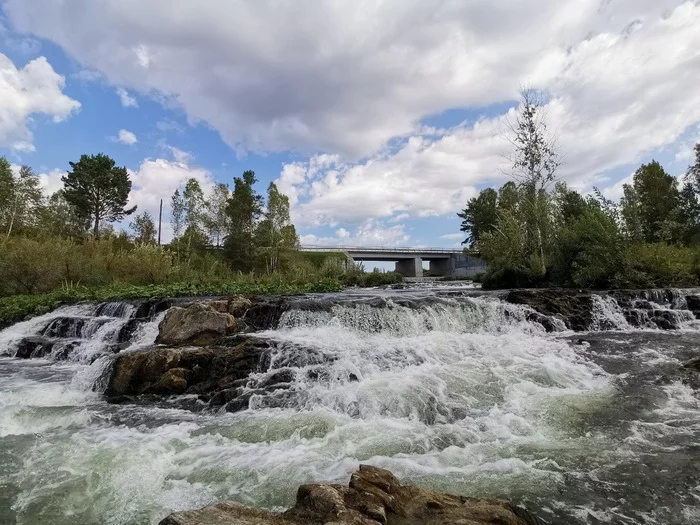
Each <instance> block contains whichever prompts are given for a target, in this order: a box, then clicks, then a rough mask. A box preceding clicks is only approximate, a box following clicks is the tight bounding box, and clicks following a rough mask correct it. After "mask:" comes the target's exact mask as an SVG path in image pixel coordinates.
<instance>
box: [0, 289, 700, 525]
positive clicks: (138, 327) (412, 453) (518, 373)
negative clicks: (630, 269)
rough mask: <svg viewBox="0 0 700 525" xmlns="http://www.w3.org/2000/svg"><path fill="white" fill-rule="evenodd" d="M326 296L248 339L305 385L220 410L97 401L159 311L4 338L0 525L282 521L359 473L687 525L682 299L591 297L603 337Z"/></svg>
mask: <svg viewBox="0 0 700 525" xmlns="http://www.w3.org/2000/svg"><path fill="white" fill-rule="evenodd" d="M646 299H647V300H649V301H657V302H661V301H662V298H656V297H648V298H646ZM309 300H310V301H312V302H313V301H315V300H316V299H314V298H311V299H309ZM318 300H319V301H321V300H323V301H332V302H333V306H332V307H331V308H326V309H310V308H298V309H295V308H292V309H290V310H288V311H286V312H285V313H284V314H283V315H282V317H281V319H280V320H279V322H278V323H277V325H276V326H275V327H273V328H271V329H269V330H265V331H262V332H259V333H258V334H256V335H257V337H260V338H263V339H265V340H267V341H268V342H269V343H270V347H271V349H272V350H271V355H270V363H271V369H272V370H278V369H282V368H291V369H293V370H295V371H296V372H297V373H296V375H295V377H296V379H295V380H294V382H293V384H292V385H291V387H290V388H289V389H285V390H276V391H274V392H272V393H269V394H267V395H253V396H252V397H251V398H250V405H249V408H248V409H247V410H244V411H242V412H237V413H234V414H230V413H226V412H212V411H209V410H205V409H201V410H199V411H198V410H188V409H185V408H183V406H184V405H183V403H181V402H179V401H181V400H177V399H173V400H168V401H163V402H159V403H152V404H147V403H138V404H123V405H115V404H108V403H107V402H106V401H105V400H104V398H103V396H102V395H101V390H102V389H103V388H104V382H105V377H106V375H107V374H108V373H109V370H110V364H111V361H112V359H113V355H114V354H113V352H114V351H115V350H120V351H122V352H130V351H136V350H139V349H143V348H147V347H149V346H150V345H152V344H153V341H154V340H155V337H156V335H157V325H158V322H159V320H160V319H161V318H162V315H163V314H162V313H156V314H155V315H152V316H151V317H150V318H149V319H148V320H145V321H143V322H139V323H137V324H134V325H132V324H129V323H132V321H133V316H134V315H135V314H134V312H135V310H136V308H137V306H138V305H134V304H130V303H109V304H106V305H78V306H71V307H64V308H60V309H58V310H57V311H55V312H53V313H51V314H47V315H45V316H41V317H36V318H34V319H31V320H29V321H26V322H23V323H18V324H17V325H14V326H11V327H9V328H7V329H6V330H4V331H0V523H3V524H5V523H8V524H11V523H18V524H22V525H29V524H35V523H52V524H93V523H94V524H98V523H100V524H115V525H116V524H133V523H143V524H147V523H158V521H159V520H160V519H162V518H163V517H165V516H166V515H167V514H169V513H171V512H173V511H175V510H184V509H190V508H196V507H201V506H204V505H207V504H210V503H213V502H216V501H220V500H224V499H234V500H237V501H240V502H243V503H246V504H250V505H256V506H264V507H267V508H273V509H280V508H284V507H287V506H290V505H291V504H292V503H293V501H294V495H295V491H296V488H297V486H298V485H299V484H301V483H304V482H309V481H338V482H344V481H345V480H346V479H347V477H348V476H349V474H350V473H351V472H352V471H354V470H355V469H356V468H357V466H358V464H359V463H370V464H373V465H377V466H380V467H384V468H387V469H389V470H391V471H392V472H394V473H395V474H396V475H397V476H398V477H400V478H401V479H403V480H406V481H410V482H412V483H415V484H418V485H422V486H425V487H429V488H434V489H437V490H441V491H445V492H451V493H457V494H467V495H476V496H491V497H503V498H507V499H510V500H512V501H514V502H516V503H520V504H523V505H525V506H526V507H528V509H530V510H531V511H532V512H533V513H535V514H537V515H538V516H539V517H541V518H542V519H543V520H545V521H546V522H547V523H552V524H562V525H564V524H585V523H610V524H640V525H641V524H660V525H676V524H677V525H685V524H687V525H690V524H697V523H699V522H700V511H698V509H699V508H700V402H699V398H698V394H697V392H696V391H694V390H692V389H691V388H690V387H689V386H687V385H686V384H684V382H683V381H681V378H680V377H679V376H678V374H677V373H676V372H677V370H678V368H679V366H680V364H681V363H682V362H684V361H685V360H687V359H689V358H690V357H693V356H696V355H698V350H697V348H698V343H699V342H700V332H699V331H697V322H695V321H694V320H693V319H694V316H693V315H692V314H690V312H687V311H685V310H683V307H684V305H683V304H680V303H679V304H675V305H671V306H673V307H674V308H677V309H679V310H678V312H680V313H677V314H675V315H678V316H680V317H679V318H680V319H682V320H683V322H684V325H683V328H682V329H681V330H678V331H673V332H671V331H661V330H658V329H655V330H652V329H650V328H645V329H633V328H631V327H630V325H629V324H628V323H627V321H626V320H625V317H624V315H622V314H621V311H620V309H619V307H617V305H616V304H615V302H614V300H612V299H610V298H608V297H605V298H598V299H597V301H598V302H597V303H596V325H595V327H594V328H598V329H599V330H597V331H591V332H586V333H576V334H574V333H573V332H568V331H566V330H564V327H563V324H562V325H561V326H558V328H559V329H560V331H558V332H554V333H545V331H544V329H543V328H542V326H541V325H540V324H538V323H535V322H531V321H528V313H529V311H528V309H527V308H526V307H523V306H516V305H511V304H506V303H504V302H502V301H501V299H500V298H499V297H498V296H496V295H489V294H470V291H469V290H467V289H464V288H460V287H459V286H452V287H450V288H449V289H447V288H443V289H441V290H437V289H432V288H426V287H420V288H419V289H408V290H400V291H387V290H363V291H360V292H354V293H353V292H345V293H343V294H339V295H337V296H323V297H321V298H319V299H318ZM64 319H71V320H72V321H71V322H69V323H67V322H65V321H62V320H64ZM126 326H129V327H130V330H128V331H124V327H126ZM57 331H58V332H57ZM59 332H60V333H59ZM125 334H126V335H125ZM29 336H32V337H34V336H41V337H44V338H49V339H48V340H49V341H50V345H49V346H46V345H45V344H44V346H41V345H39V346H37V348H40V351H39V353H40V354H42V355H43V358H37V359H17V358H14V357H11V356H13V355H14V354H15V353H16V352H17V350H18V348H19V345H20V342H21V341H22V340H23V338H26V337H29ZM42 344H43V343H42ZM68 349H69V350H70V351H68ZM36 355H39V354H36ZM58 359H61V360H58ZM263 375H264V374H261V376H263ZM193 405H194V406H196V401H195V400H190V403H189V405H188V406H190V407H191V406H193Z"/></svg>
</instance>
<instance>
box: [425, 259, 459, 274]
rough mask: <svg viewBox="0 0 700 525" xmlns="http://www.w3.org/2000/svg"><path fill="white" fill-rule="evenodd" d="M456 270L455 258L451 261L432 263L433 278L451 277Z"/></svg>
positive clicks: (438, 260)
mask: <svg viewBox="0 0 700 525" xmlns="http://www.w3.org/2000/svg"><path fill="white" fill-rule="evenodd" d="M454 270H455V260H454V257H450V258H449V259H433V260H431V261H430V270H429V271H430V276H431V277H447V276H451V275H452V274H453V273H454Z"/></svg>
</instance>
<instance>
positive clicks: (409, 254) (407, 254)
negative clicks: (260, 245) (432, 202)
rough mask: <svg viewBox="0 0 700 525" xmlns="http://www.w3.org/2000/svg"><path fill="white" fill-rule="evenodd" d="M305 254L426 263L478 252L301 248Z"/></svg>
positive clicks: (326, 247)
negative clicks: (313, 253) (341, 255)
mask: <svg viewBox="0 0 700 525" xmlns="http://www.w3.org/2000/svg"><path fill="white" fill-rule="evenodd" d="M300 250H302V251H307V252H344V253H347V254H348V255H349V256H350V257H352V258H353V259H355V260H357V261H398V260H401V259H411V258H420V259H424V260H426V261H430V260H435V259H449V258H450V257H452V256H454V255H463V254H466V255H471V256H473V257H478V255H479V254H478V252H476V251H470V250H467V251H465V250H455V249H450V248H414V247H391V248H386V247H368V246H308V245H307V246H302V247H301V248H300Z"/></svg>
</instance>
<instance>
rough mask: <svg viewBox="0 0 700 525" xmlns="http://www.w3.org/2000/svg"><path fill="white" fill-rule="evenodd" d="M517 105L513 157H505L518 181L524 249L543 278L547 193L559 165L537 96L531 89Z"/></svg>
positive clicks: (511, 128) (547, 219) (539, 99)
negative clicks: (525, 232) (525, 243)
mask: <svg viewBox="0 0 700 525" xmlns="http://www.w3.org/2000/svg"><path fill="white" fill-rule="evenodd" d="M520 95H521V102H520V107H519V111H518V116H517V118H516V121H515V123H514V124H509V128H510V132H511V133H510V137H509V140H510V143H511V145H512V146H513V149H514V151H513V153H512V154H511V155H510V156H509V157H508V159H509V160H510V163H511V175H512V176H513V178H514V179H515V180H516V181H519V183H520V186H521V188H522V191H521V213H522V214H523V218H524V221H525V224H526V231H527V236H528V238H529V240H528V245H530V246H532V255H533V256H534V258H537V259H539V260H537V261H534V260H533V264H534V265H535V266H536V267H537V268H539V271H540V273H541V274H542V275H544V274H545V273H546V271H547V266H546V260H545V252H546V245H547V243H548V242H549V238H548V236H549V233H550V230H551V227H550V226H551V224H550V219H551V217H550V214H549V209H548V208H549V199H548V195H547V189H548V187H549V185H550V184H552V183H553V182H554V181H555V179H556V170H557V168H559V166H560V164H561V162H560V160H559V156H558V154H557V153H556V147H555V146H556V141H555V140H554V139H553V138H551V137H550V135H549V132H548V129H547V122H546V119H545V114H544V109H543V103H542V100H541V98H540V95H539V93H538V92H537V91H535V90H533V89H524V90H523V91H521V93H520Z"/></svg>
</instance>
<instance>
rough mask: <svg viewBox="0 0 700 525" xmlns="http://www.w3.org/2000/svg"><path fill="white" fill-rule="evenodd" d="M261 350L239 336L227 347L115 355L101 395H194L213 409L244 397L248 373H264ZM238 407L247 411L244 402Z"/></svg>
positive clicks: (262, 346) (264, 347)
mask: <svg viewBox="0 0 700 525" xmlns="http://www.w3.org/2000/svg"><path fill="white" fill-rule="evenodd" d="M266 350H267V344H266V343H264V342H261V341H258V340H255V339H252V338H251V339H244V338H241V340H240V341H239V343H238V344H237V345H235V346H230V347H224V346H212V347H207V348H158V349H154V350H146V351H142V352H134V353H126V354H120V355H118V356H117V358H116V361H115V363H114V368H113V371H112V374H111V377H110V379H109V383H108V385H107V390H106V392H105V394H106V395H107V397H108V398H110V399H111V400H112V401H121V400H124V399H126V398H128V396H140V395H144V394H155V395H176V394H197V395H199V396H200V398H201V399H202V400H203V401H208V402H209V403H210V404H211V405H213V406H218V405H224V404H227V403H229V402H230V401H232V400H234V399H236V398H238V397H240V396H241V395H242V394H244V386H245V385H246V383H247V378H248V376H249V375H250V374H251V373H254V372H261V371H264V370H263V366H264V359H263V354H264V352H265V351H266ZM239 404H240V403H239ZM240 408H247V404H246V405H245V406H241V407H240ZM240 408H239V409H240Z"/></svg>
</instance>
